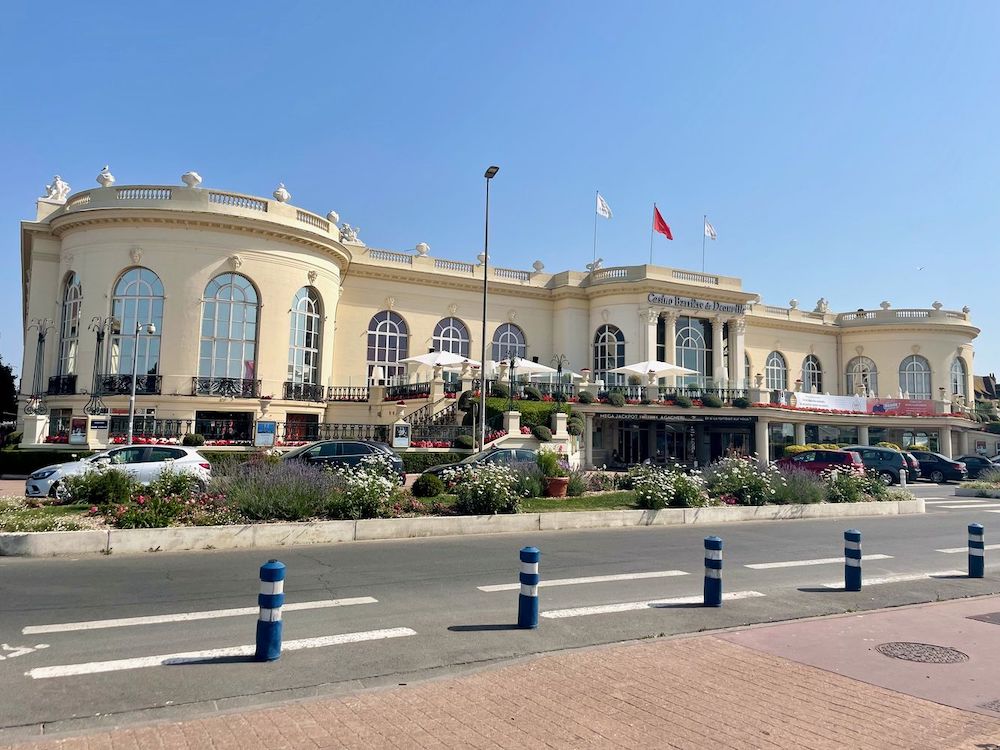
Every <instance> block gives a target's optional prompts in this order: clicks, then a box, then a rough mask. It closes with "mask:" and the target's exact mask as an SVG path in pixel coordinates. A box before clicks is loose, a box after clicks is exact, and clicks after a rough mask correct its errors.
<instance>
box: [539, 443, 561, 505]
mask: <svg viewBox="0 0 1000 750" xmlns="http://www.w3.org/2000/svg"><path fill="white" fill-rule="evenodd" d="M538 468H539V470H541V472H542V476H543V477H544V482H545V496H546V497H566V488H567V487H568V486H569V468H568V467H567V466H566V465H565V463H564V462H563V461H562V459H561V458H560V457H559V454H558V453H556V452H555V451H546V450H543V451H538Z"/></svg>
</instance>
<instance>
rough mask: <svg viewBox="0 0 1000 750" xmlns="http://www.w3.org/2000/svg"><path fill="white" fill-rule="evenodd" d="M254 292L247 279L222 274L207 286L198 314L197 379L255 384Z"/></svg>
mask: <svg viewBox="0 0 1000 750" xmlns="http://www.w3.org/2000/svg"><path fill="white" fill-rule="evenodd" d="M259 313H260V301H259V298H258V296H257V289H256V288H255V287H254V285H253V283H252V282H251V281H250V279H248V278H247V277H246V276H242V275H241V274H238V273H223V274H219V275H218V276H216V277H215V278H214V279H212V280H211V281H209V282H208V285H207V286H206V287H205V298H204V303H203V306H202V312H201V349H200V351H199V353H198V376H199V377H202V378H234V379H237V380H255V379H256V377H257V318H258V315H259Z"/></svg>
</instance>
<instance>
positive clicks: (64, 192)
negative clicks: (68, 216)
mask: <svg viewBox="0 0 1000 750" xmlns="http://www.w3.org/2000/svg"><path fill="white" fill-rule="evenodd" d="M68 196H69V183H68V182H63V178H62V177H60V176H59V175H56V176H55V177H53V178H52V184H51V185H46V186H45V195H44V196H43V197H44V198H45V200H50V201H55V202H56V203H65V202H66V198H67V197H68Z"/></svg>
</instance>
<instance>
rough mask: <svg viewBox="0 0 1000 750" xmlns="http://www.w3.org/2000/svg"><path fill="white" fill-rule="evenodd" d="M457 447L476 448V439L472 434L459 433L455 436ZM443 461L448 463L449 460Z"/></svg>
mask: <svg viewBox="0 0 1000 750" xmlns="http://www.w3.org/2000/svg"><path fill="white" fill-rule="evenodd" d="M455 447H456V448H464V449H465V450H469V449H471V448H475V447H476V439H475V438H474V437H472V435H459V436H458V437H457V438H455ZM442 463H448V462H447V461H443V462H442Z"/></svg>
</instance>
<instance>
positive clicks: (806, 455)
mask: <svg viewBox="0 0 1000 750" xmlns="http://www.w3.org/2000/svg"><path fill="white" fill-rule="evenodd" d="M775 465H776V466H777V467H778V468H779V469H804V470H805V471H812V472H815V473H817V474H819V473H821V472H824V471H826V470H827V469H849V470H852V471H854V472H856V473H858V474H864V473H865V465H864V463H862V461H861V455H860V454H859V453H857V452H856V451H835V450H828V449H825V448H824V449H817V450H808V451H803V452H802V453H797V454H795V455H794V456H787V457H785V458H782V459H779V460H778V461H775Z"/></svg>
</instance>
